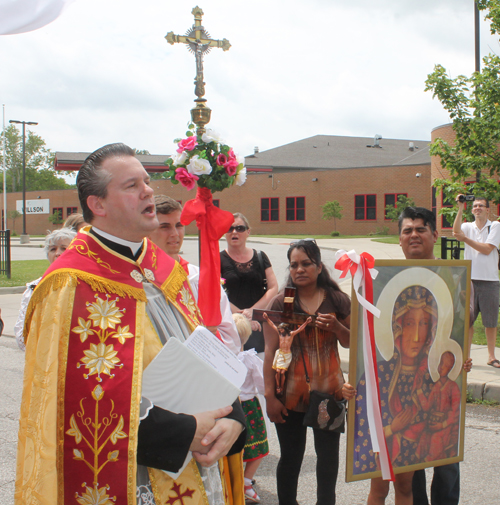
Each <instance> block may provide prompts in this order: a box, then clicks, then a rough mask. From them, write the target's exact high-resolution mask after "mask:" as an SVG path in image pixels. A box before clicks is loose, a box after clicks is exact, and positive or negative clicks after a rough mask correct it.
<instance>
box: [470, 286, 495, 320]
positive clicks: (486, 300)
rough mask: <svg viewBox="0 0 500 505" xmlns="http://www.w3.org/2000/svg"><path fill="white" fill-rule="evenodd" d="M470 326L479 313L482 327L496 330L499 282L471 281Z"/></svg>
mask: <svg viewBox="0 0 500 505" xmlns="http://www.w3.org/2000/svg"><path fill="white" fill-rule="evenodd" d="M472 290H473V293H471V311H470V325H471V326H472V325H473V324H474V321H475V320H476V319H477V316H478V315H479V313H480V312H481V318H482V320H483V326H484V327H485V328H496V327H497V326H498V301H499V294H500V282H495V281H475V280H473V281H472Z"/></svg>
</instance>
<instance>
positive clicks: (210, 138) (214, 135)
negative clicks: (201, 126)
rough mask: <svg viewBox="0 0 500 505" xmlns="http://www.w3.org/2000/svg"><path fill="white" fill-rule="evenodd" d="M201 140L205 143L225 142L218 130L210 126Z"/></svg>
mask: <svg viewBox="0 0 500 505" xmlns="http://www.w3.org/2000/svg"><path fill="white" fill-rule="evenodd" d="M201 140H203V142H205V143H207V144H208V143H209V142H216V143H217V144H224V140H223V139H222V137H221V136H220V134H219V133H218V132H216V131H215V130H211V129H210V128H209V129H208V130H207V131H206V132H205V133H204V134H203V135H202V136H201Z"/></svg>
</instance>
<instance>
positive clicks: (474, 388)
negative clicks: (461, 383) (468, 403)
mask: <svg viewBox="0 0 500 505" xmlns="http://www.w3.org/2000/svg"><path fill="white" fill-rule="evenodd" d="M467 392H468V393H469V394H470V395H471V397H472V399H473V400H487V401H491V402H498V403H500V384H490V383H489V382H481V381H475V380H470V381H467Z"/></svg>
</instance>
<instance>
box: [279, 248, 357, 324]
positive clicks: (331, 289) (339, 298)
mask: <svg viewBox="0 0 500 505" xmlns="http://www.w3.org/2000/svg"><path fill="white" fill-rule="evenodd" d="M294 249H300V250H301V251H304V252H305V253H306V254H307V257H308V258H309V259H310V260H311V261H312V262H313V263H314V264H315V265H316V266H321V272H320V273H319V275H318V279H317V280H316V283H317V286H318V288H323V289H324V290H325V291H326V292H327V293H328V295H329V296H330V297H331V298H332V300H333V304H334V306H335V307H338V309H337V310H338V317H339V319H345V318H346V317H347V316H348V315H349V312H350V304H347V303H346V301H347V300H348V299H349V298H348V297H347V295H345V293H344V292H343V291H342V290H341V289H340V287H339V285H338V284H337V283H336V282H335V281H334V280H333V279H332V277H331V275H330V272H329V270H328V268H327V266H326V265H325V264H324V263H323V262H322V261H321V251H320V249H319V247H318V245H317V244H316V242H315V241H314V240H299V241H297V242H293V243H292V244H290V248H289V249H288V252H287V258H288V263H290V256H291V254H292V251H293V250H294ZM288 271H289V273H288V278H287V280H286V283H285V286H287V287H293V288H295V287H296V286H295V284H294V283H293V280H292V276H291V274H290V266H289V267H288ZM299 299H300V298H299V292H298V290H297V291H296V295H295V301H296V303H298V302H299Z"/></svg>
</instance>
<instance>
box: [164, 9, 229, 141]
mask: <svg viewBox="0 0 500 505" xmlns="http://www.w3.org/2000/svg"><path fill="white" fill-rule="evenodd" d="M191 14H193V16H194V25H193V26H192V27H191V28H190V29H189V30H188V31H187V32H186V35H175V34H174V32H169V33H167V35H166V36H165V38H166V39H167V42H168V43H169V44H172V45H173V44H175V43H176V42H178V43H181V44H186V45H187V48H188V50H189V51H190V52H192V53H193V54H194V55H195V58H196V77H195V80H194V84H195V89H194V93H195V95H196V96H197V97H198V98H196V99H195V102H196V107H195V108H194V109H191V118H192V120H193V123H195V124H196V125H197V126H198V130H197V133H198V134H199V135H200V134H202V133H204V132H205V125H206V124H207V123H209V122H210V113H211V112H212V111H211V110H210V109H209V108H208V107H207V106H206V105H205V102H206V101H207V100H206V98H203V96H204V95H205V82H204V81H203V55H205V54H208V53H209V52H210V50H211V49H212V47H221V48H222V49H223V51H227V50H228V49H229V48H230V47H231V44H230V43H229V40H227V39H222V40H214V39H211V38H210V35H209V33H208V32H207V31H206V30H205V28H204V27H203V25H202V24H201V18H202V16H203V11H202V10H201V9H200V8H199V7H195V8H194V9H193V10H192V11H191Z"/></svg>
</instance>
